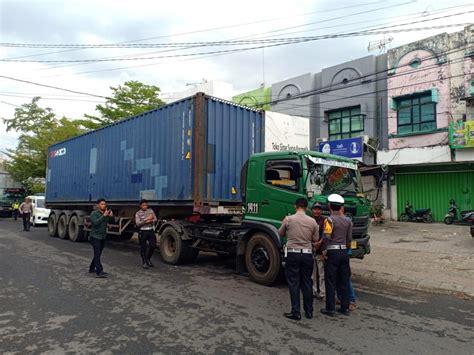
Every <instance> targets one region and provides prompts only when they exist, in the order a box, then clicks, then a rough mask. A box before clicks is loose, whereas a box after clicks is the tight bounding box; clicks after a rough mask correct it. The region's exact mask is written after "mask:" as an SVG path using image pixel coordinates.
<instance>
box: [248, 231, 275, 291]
mask: <svg viewBox="0 0 474 355" xmlns="http://www.w3.org/2000/svg"><path fill="white" fill-rule="evenodd" d="M280 265H281V261H280V252H279V251H278V248H277V247H276V245H275V244H274V243H273V242H272V240H271V239H270V237H269V236H268V235H267V234H264V233H256V234H254V235H253V236H252V237H250V240H249V241H248V243H247V247H246V248H245V267H246V268H247V271H248V273H249V275H250V278H251V279H252V280H253V281H255V282H256V283H259V284H261V285H266V286H268V285H271V284H272V283H273V282H275V280H276V279H277V278H278V274H279V273H280Z"/></svg>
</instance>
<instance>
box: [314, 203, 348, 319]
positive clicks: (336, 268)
mask: <svg viewBox="0 0 474 355" xmlns="http://www.w3.org/2000/svg"><path fill="white" fill-rule="evenodd" d="M328 202H329V210H330V211H331V216H330V217H329V218H327V219H326V221H325V223H324V231H323V232H324V238H323V243H322V250H323V255H325V257H326V262H325V270H324V271H325V284H326V308H323V309H321V313H323V314H325V315H328V316H334V315H335V313H336V312H335V311H336V299H335V293H336V289H337V288H339V289H340V290H341V299H340V301H341V309H340V310H339V312H341V313H342V314H344V315H346V316H348V315H349V314H350V312H349V289H348V285H349V280H350V276H351V269H350V265H349V255H348V253H347V249H348V248H350V245H351V241H352V223H351V221H350V220H349V219H347V218H346V217H345V216H344V215H343V206H344V198H343V197H342V196H340V195H338V194H332V195H329V196H328Z"/></svg>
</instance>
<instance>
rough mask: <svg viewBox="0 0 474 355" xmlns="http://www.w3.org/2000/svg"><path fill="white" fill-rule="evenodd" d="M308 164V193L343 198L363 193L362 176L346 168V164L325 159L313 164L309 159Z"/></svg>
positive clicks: (354, 170)
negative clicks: (336, 195) (334, 194)
mask: <svg viewBox="0 0 474 355" xmlns="http://www.w3.org/2000/svg"><path fill="white" fill-rule="evenodd" d="M316 159H318V158H316ZM306 162H307V164H308V177H307V182H306V185H307V186H306V188H307V189H308V191H313V192H314V193H316V194H323V195H329V194H331V193H338V194H340V195H343V196H356V195H357V194H358V193H360V192H362V183H361V180H360V174H359V173H358V171H357V170H356V169H354V168H351V167H349V166H345V165H346V164H344V163H338V162H331V161H326V160H325V159H319V161H316V162H312V161H311V159H310V158H308V159H307V160H306ZM321 163H322V164H321ZM332 164H334V165H332Z"/></svg>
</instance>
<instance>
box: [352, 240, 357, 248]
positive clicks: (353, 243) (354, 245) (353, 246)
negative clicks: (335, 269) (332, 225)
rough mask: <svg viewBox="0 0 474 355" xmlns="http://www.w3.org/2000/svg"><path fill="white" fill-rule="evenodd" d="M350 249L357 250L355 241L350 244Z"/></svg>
mask: <svg viewBox="0 0 474 355" xmlns="http://www.w3.org/2000/svg"><path fill="white" fill-rule="evenodd" d="M351 249H357V242H356V241H355V240H353V241H352V242H351Z"/></svg>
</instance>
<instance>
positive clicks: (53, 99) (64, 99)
mask: <svg viewBox="0 0 474 355" xmlns="http://www.w3.org/2000/svg"><path fill="white" fill-rule="evenodd" d="M0 96H7V97H18V98H24V99H32V98H34V97H40V98H41V100H50V101H80V102H90V103H97V104H102V103H104V101H92V100H84V99H74V98H67V97H48V96H38V95H34V96H25V95H11V94H1V93H0Z"/></svg>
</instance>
